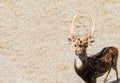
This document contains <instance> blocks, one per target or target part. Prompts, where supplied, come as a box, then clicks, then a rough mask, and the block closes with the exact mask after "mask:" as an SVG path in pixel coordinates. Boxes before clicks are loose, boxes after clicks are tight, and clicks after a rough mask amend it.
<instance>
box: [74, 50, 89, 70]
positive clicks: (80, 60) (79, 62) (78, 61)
mask: <svg viewBox="0 0 120 83" xmlns="http://www.w3.org/2000/svg"><path fill="white" fill-rule="evenodd" d="M86 66H87V54H86V52H84V53H82V55H78V56H76V58H75V61H74V67H75V70H76V71H82V70H84V68H85V67H86Z"/></svg>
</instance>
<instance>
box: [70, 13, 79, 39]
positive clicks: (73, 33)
mask: <svg viewBox="0 0 120 83" xmlns="http://www.w3.org/2000/svg"><path fill="white" fill-rule="evenodd" d="M77 15H78V13H76V14H75V15H74V17H73V20H72V26H71V29H70V32H71V34H72V36H73V38H74V39H76V38H77V37H78V36H77V34H75V32H74V29H75V27H76V26H75V25H74V21H75V19H76V17H77Z"/></svg>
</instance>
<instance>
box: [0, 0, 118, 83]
mask: <svg viewBox="0 0 120 83" xmlns="http://www.w3.org/2000/svg"><path fill="white" fill-rule="evenodd" d="M78 11H79V12H80V13H81V15H84V14H85V15H84V16H86V18H85V19H81V20H80V21H81V22H82V23H81V27H82V28H81V29H82V31H83V32H82V31H81V30H80V32H79V34H80V35H81V34H82V35H86V34H87V33H89V32H90V28H91V27H92V25H91V24H90V19H89V15H92V16H93V18H94V21H95V30H96V33H95V37H94V39H95V44H94V46H92V47H89V48H88V54H89V55H90V54H94V53H96V52H98V51H100V50H101V49H102V48H103V47H105V46H111V45H113V46H116V47H118V48H119V49H120V0H0V83H84V82H83V81H82V79H81V78H79V77H78V75H77V74H76V73H75V71H74V66H73V61H74V48H73V46H71V45H69V43H68V41H67V38H68V37H71V34H70V32H69V28H70V26H71V21H72V19H73V16H74V14H75V13H76V12H78ZM83 27H84V28H83ZM119 64H120V55H119V59H118V70H119V77H120V66H119ZM103 77H104V76H102V77H100V78H98V82H97V83H103V82H102V81H101V80H103ZM113 80H116V78H115V72H114V71H112V72H111V73H110V76H109V78H108V81H109V82H110V81H113Z"/></svg>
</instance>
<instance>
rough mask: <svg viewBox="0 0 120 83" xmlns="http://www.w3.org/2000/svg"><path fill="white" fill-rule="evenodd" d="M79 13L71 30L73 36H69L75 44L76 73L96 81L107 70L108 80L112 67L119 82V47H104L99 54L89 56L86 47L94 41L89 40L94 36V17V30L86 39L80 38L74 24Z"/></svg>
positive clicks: (89, 82) (88, 80)
mask: <svg viewBox="0 0 120 83" xmlns="http://www.w3.org/2000/svg"><path fill="white" fill-rule="evenodd" d="M77 15H78V14H76V15H75V16H74V19H73V22H72V27H71V29H70V32H71V34H72V36H73V37H72V38H68V40H69V42H70V43H73V44H74V45H75V54H76V57H77V58H76V59H75V61H74V68H75V71H76V73H77V74H78V75H79V76H80V77H81V78H82V79H83V80H84V81H85V82H86V83H96V80H97V77H99V76H102V75H104V74H105V73H106V72H108V73H107V75H106V77H105V79H104V82H106V80H107V77H108V75H109V73H110V71H111V68H112V69H114V70H115V71H116V78H117V82H118V70H117V58H118V49H117V48H116V47H113V46H110V47H105V48H103V49H102V50H101V51H100V52H98V53H97V54H94V55H91V56H90V57H88V56H87V52H86V49H87V47H88V44H89V43H92V42H94V41H88V40H89V39H91V38H93V36H94V21H93V18H92V17H91V19H92V22H93V28H92V32H91V33H90V34H88V35H87V36H86V37H85V38H84V39H80V38H78V35H77V34H75V32H74V28H75V27H76V26H75V25H74V21H75V18H76V16H77Z"/></svg>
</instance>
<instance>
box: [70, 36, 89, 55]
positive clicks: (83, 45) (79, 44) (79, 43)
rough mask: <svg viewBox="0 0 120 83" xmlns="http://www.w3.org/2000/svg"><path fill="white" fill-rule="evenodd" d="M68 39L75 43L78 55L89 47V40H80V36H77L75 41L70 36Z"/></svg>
mask: <svg viewBox="0 0 120 83" xmlns="http://www.w3.org/2000/svg"><path fill="white" fill-rule="evenodd" d="M68 40H69V42H70V43H72V44H74V46H75V54H76V55H83V54H84V53H86V49H87V47H88V40H87V39H83V40H80V39H79V38H77V39H75V41H74V40H72V39H70V38H68Z"/></svg>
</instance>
